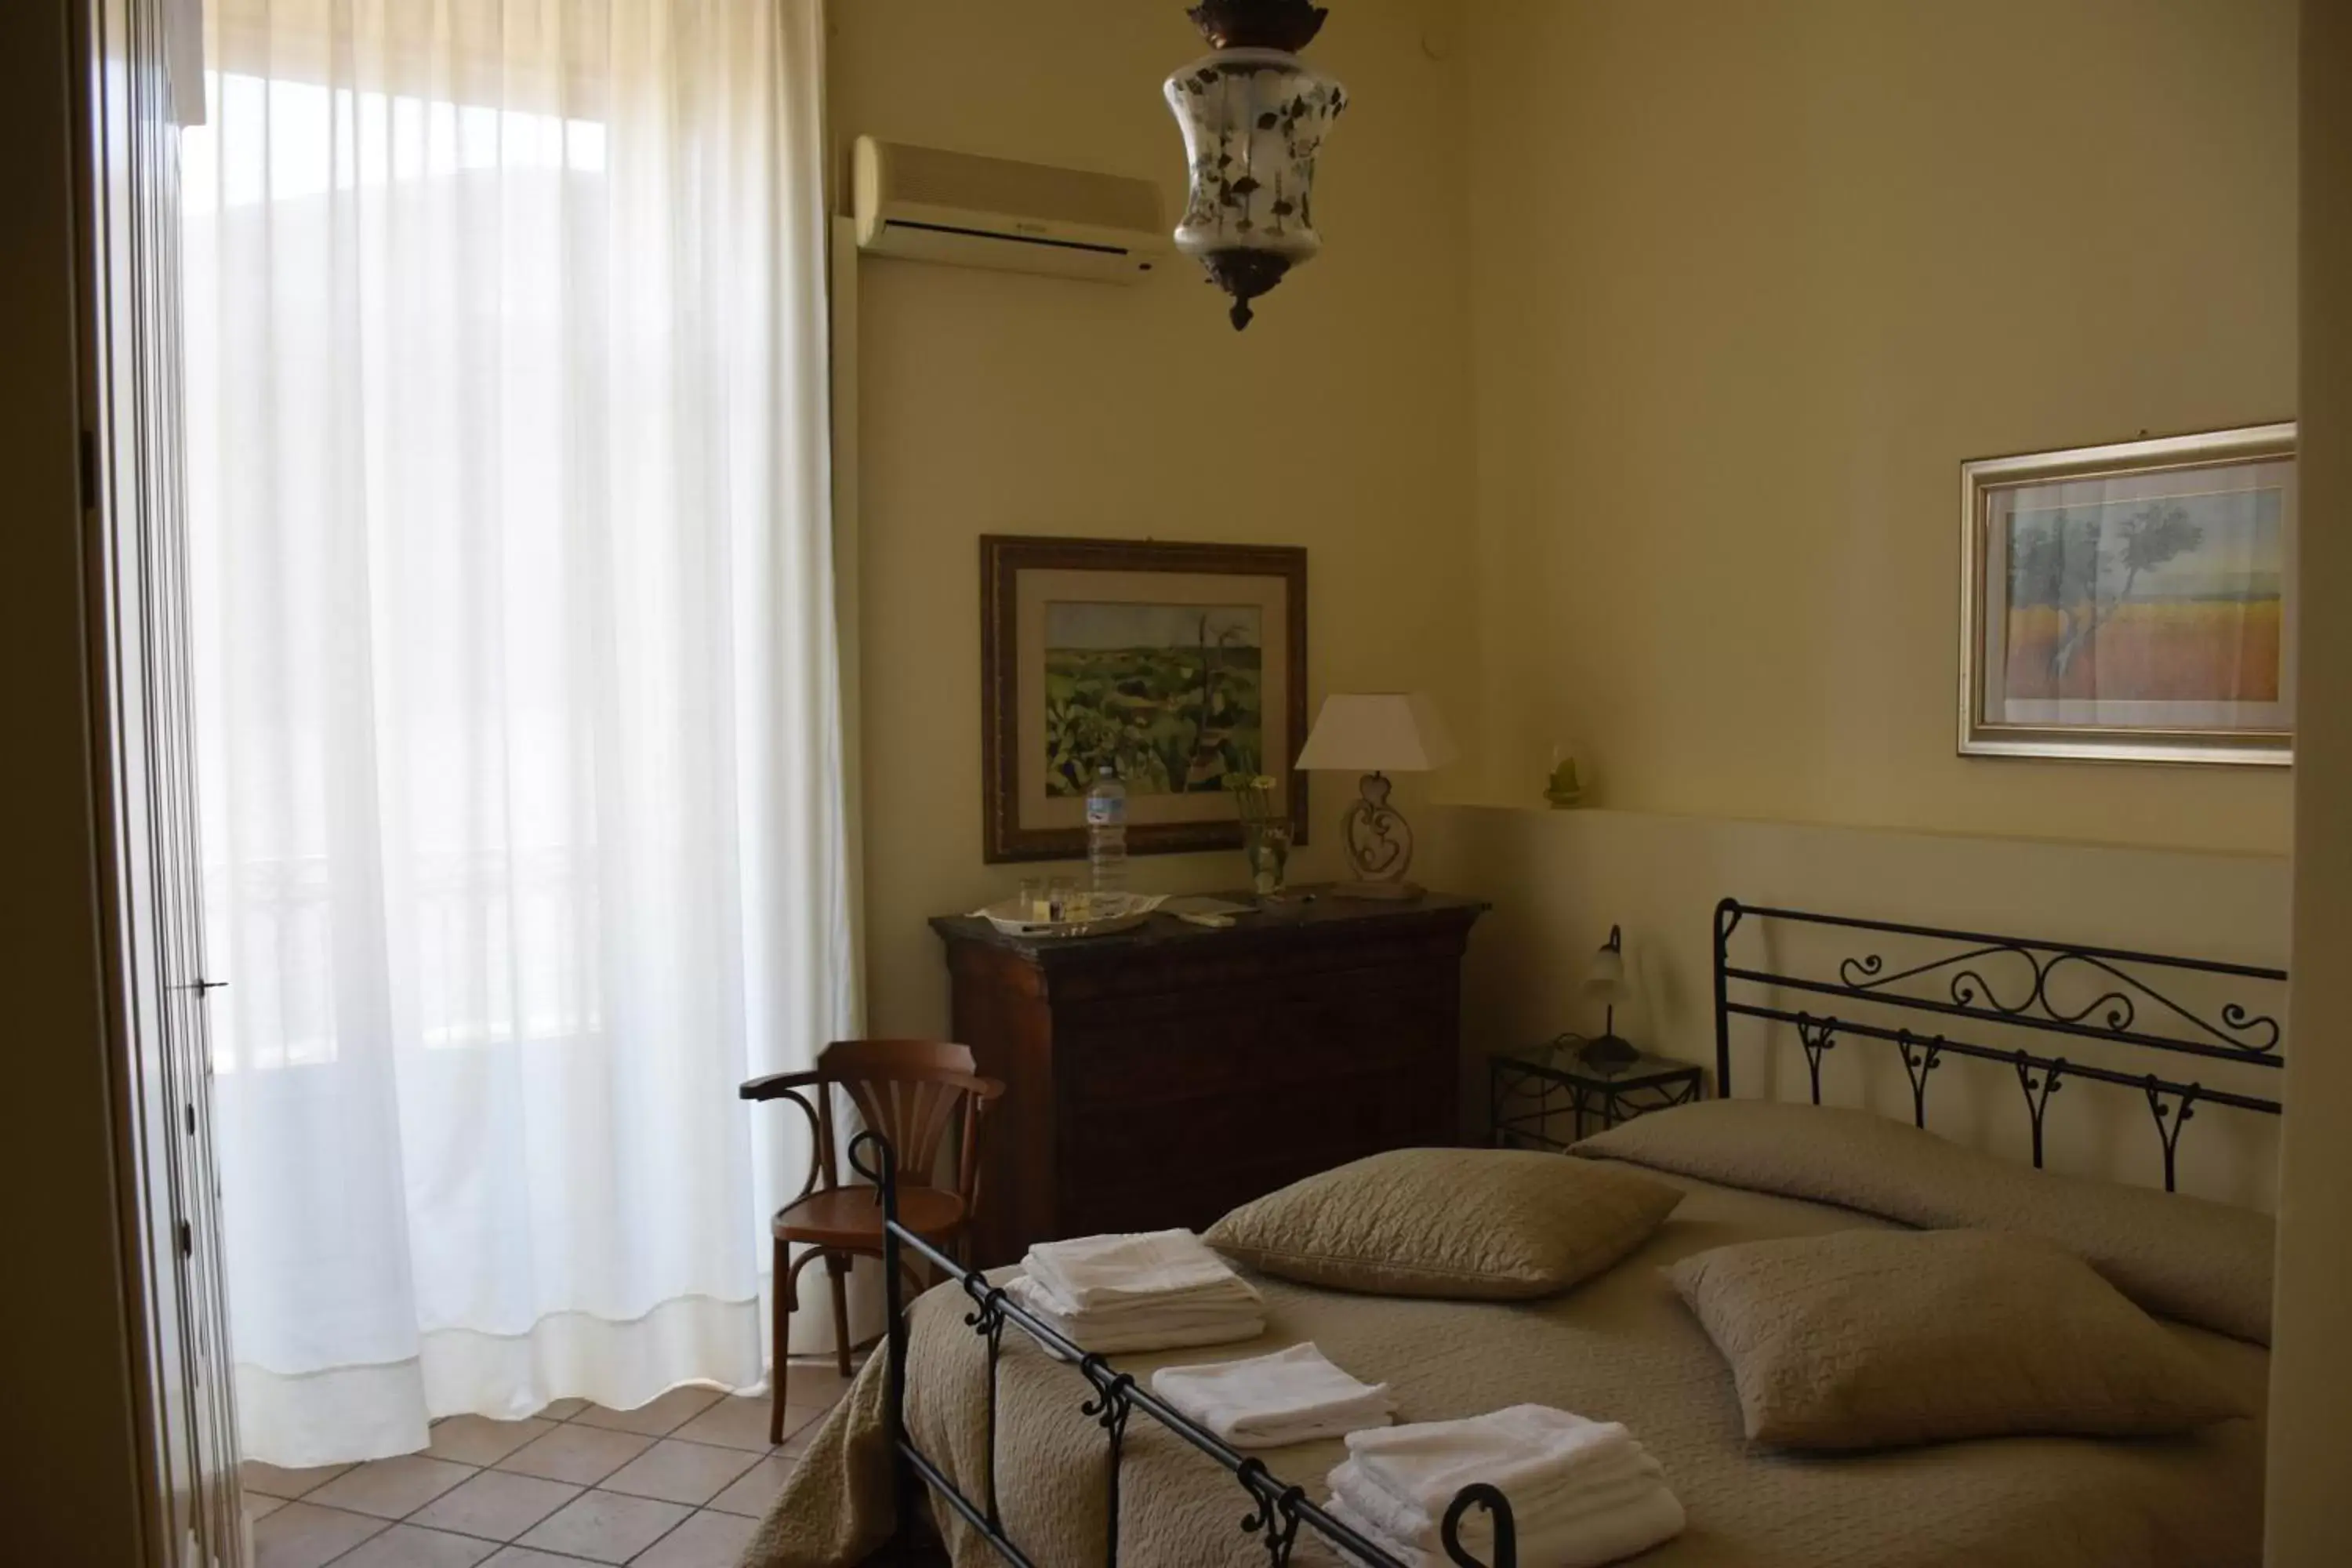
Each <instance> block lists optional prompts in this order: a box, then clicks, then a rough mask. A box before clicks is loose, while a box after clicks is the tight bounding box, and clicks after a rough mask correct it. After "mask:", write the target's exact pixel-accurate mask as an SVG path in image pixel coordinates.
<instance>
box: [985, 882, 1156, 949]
mask: <svg viewBox="0 0 2352 1568" xmlns="http://www.w3.org/2000/svg"><path fill="white" fill-rule="evenodd" d="M1095 901H1096V902H1098V903H1104V904H1106V905H1107V906H1108V907H1107V908H1106V909H1105V910H1104V911H1103V912H1102V913H1099V914H1093V913H1090V914H1088V915H1087V917H1086V918H1085V919H1083V920H1075V921H1034V920H1027V919H1024V918H1023V912H1022V910H1021V900H1018V899H1011V900H1005V901H1004V902H1003V903H995V904H991V905H989V906H988V907H987V908H986V909H984V910H973V911H972V913H973V914H974V915H975V916H977V917H978V918H979V919H981V920H984V921H987V922H988V923H989V924H990V925H992V926H994V927H995V928H996V930H997V931H998V932H999V933H1000V934H1002V935H1004V936H1017V937H1023V938H1026V939H1028V940H1031V941H1035V940H1038V939H1041V938H1043V939H1047V940H1060V939H1064V938H1068V937H1086V936H1111V935H1114V934H1116V933H1118V932H1119V931H1133V930H1134V929H1135V928H1136V927H1138V926H1139V925H1141V924H1142V923H1143V922H1144V921H1148V920H1150V918H1151V915H1152V911H1153V910H1157V909H1159V908H1160V905H1162V904H1164V903H1166V902H1167V901H1168V895H1167V894H1165V893H1107V894H1101V895H1097V897H1096V900H1095Z"/></svg>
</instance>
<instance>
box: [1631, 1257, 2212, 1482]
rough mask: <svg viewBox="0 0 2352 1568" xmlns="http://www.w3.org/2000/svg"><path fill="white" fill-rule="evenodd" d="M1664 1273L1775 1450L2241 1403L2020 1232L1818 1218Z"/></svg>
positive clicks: (2162, 1419)
mask: <svg viewBox="0 0 2352 1568" xmlns="http://www.w3.org/2000/svg"><path fill="white" fill-rule="evenodd" d="M1666 1273H1667V1277H1668V1278H1669V1279H1672V1280H1673V1281H1674V1284H1675V1289H1677V1290H1679V1291H1681V1292H1682V1298H1683V1300H1685V1301H1686V1302H1688V1303H1689V1304H1690V1309H1691V1310H1692V1311H1693V1312H1695V1313H1696V1314H1697V1315H1698V1321H1700V1323H1702V1324H1703V1325H1705V1327H1706V1331H1707V1335H1708V1337H1709V1338H1711V1339H1712V1340H1714V1341H1715V1344H1716V1348H1717V1350H1719V1351H1721V1352H1723V1356H1724V1359H1725V1360H1726V1361H1727V1362H1729V1363H1731V1372H1732V1380H1733V1382H1734V1383H1735V1384H1737V1385H1738V1390H1739V1407H1740V1410H1741V1411H1742V1412H1743V1413H1744V1414H1745V1415H1746V1416H1747V1421H1748V1436H1750V1437H1752V1438H1755V1439H1757V1440H1758V1441H1759V1442H1765V1443H1770V1444H1775V1445H1778V1446H1779V1447H1788V1448H1876V1447H1892V1446H1894V1445H1897V1444H1904V1443H1935V1442H1943V1441H1948V1440H1950V1439H1953V1438H1959V1437H1992V1436H2006V1435H2010V1434H2017V1433H2065V1434H2074V1435H2079V1436H2157V1435H2160V1434H2165V1433H2174V1432H2185V1431H2188V1430H2189V1428H2191V1427H2195V1426H2204V1425H2205V1424H2207V1423H2208V1422H2211V1421H2219V1420H2221V1419H2224V1418H2225V1417H2228V1416H2232V1415H2246V1414H2248V1411H2247V1409H2246V1407H2245V1405H2243V1404H2242V1403H2241V1402H2240V1400H2239V1399H2238V1398H2237V1396H2236V1395H2235V1394H2232V1393H2231V1391H2230V1390H2229V1389H2228V1388H2226V1387H2224V1386H2223V1385H2222V1384H2221V1382H2220V1380H2219V1379H2217V1378H2216V1377H2215V1376H2214V1375H2213V1373H2211V1372H2210V1371H2209V1370H2208V1369H2207V1368H2206V1366H2205V1364H2204V1363H2202V1362H2200V1360H2199V1359H2198V1357H2197V1354H2196V1352H2193V1351H2191V1350H2190V1349H2189V1347H2188V1346H2186V1345H2185V1344H2183V1343H2181V1342H2179V1339H2177V1338H2176V1337H2175V1335H2174V1333H2173V1331H2170V1330H2168V1329H2166V1328H2164V1327H2163V1326H2162V1325H2161V1324H2159V1323H2158V1322H2157V1321H2155V1320H2154V1319H2152V1318H2150V1317H2148V1316H2147V1314H2146V1313H2144V1312H2142V1311H2141V1310H2139V1309H2138V1308H2137V1307H2135V1306H2133V1305H2132V1304H2131V1303H2130V1302H2129V1301H2127V1300H2125V1299H2124V1298H2123V1297H2122V1296H2121V1295H2120V1294H2118V1293H2117V1292H2116V1289H2115V1287H2113V1286H2111V1285H2109V1284H2108V1283H2107V1282H2106V1281H2105V1280H2104V1279H2100V1278H2099V1277H2098V1275H2097V1274H2096V1273H2095V1272H2093V1270H2092V1269H2091V1268H2090V1267H2089V1266H2088V1265H2087V1264H2084V1263H2083V1262H2082V1261H2081V1260H2079V1259H2077V1258H2074V1257H2072V1256H2070V1255H2069V1254H2067V1253H2066V1252H2064V1251H2063V1250H2061V1249H2060V1248H2059V1247H2054V1246H2053V1245H2052V1244H2050V1243H2048V1242H2046V1241H2042V1240H2039V1239H2036V1238H2034V1237H2024V1236H2013V1235H2004V1234H2001V1233H1999V1232H1993V1231H1974V1230H1939V1231H1920V1232H1906V1231H1885V1230H1843V1231H1832V1233H1830V1234H1829V1235H1827V1236H1809V1237H1793V1238H1789V1239H1783V1240H1777V1241H1751V1242H1742V1243H1738V1244H1737V1245H1735V1246H1731V1247H1717V1248H1716V1249H1715V1250H1713V1251H1712V1252H1702V1253H1699V1254H1697V1255H1696V1257H1692V1258H1684V1259H1683V1260H1682V1261H1681V1262H1680V1263H1677V1264H1675V1266H1674V1267H1673V1268H1670V1269H1668V1270H1667V1271H1666Z"/></svg>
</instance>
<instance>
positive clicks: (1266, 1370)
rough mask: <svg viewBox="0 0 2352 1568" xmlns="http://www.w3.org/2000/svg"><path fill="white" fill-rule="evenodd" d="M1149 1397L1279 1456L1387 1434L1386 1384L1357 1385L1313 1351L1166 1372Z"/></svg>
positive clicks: (1389, 1402)
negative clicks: (1321, 1443)
mask: <svg viewBox="0 0 2352 1568" xmlns="http://www.w3.org/2000/svg"><path fill="white" fill-rule="evenodd" d="M1151 1392H1152V1393H1154V1394H1158V1395H1159V1396H1160V1398H1162V1399H1164V1400H1166V1401H1167V1402H1168V1403H1169V1404H1170V1405H1173V1406H1174V1407H1175V1408H1176V1409H1177V1410H1178V1411H1180V1412H1181V1413H1182V1414H1183V1415H1188V1416H1190V1417H1191V1418H1192V1420H1194V1421H1197V1422H1199V1423H1200V1424H1201V1425H1202V1426H1206V1427H1207V1428H1208V1429H1209V1430H1210V1431H1212V1432H1213V1433H1215V1434H1216V1435H1217V1436H1219V1437H1221V1438H1223V1440H1224V1441H1225V1443H1227V1444H1228V1445H1229V1446H1231V1447H1235V1448H1242V1449H1249V1448H1280V1447H1286V1446H1287V1445H1289V1444H1292V1443H1311V1442H1313V1441H1315V1440H1316V1439H1317V1438H1318V1437H1343V1436H1347V1435H1348V1434H1349V1433H1350V1432H1360V1431H1362V1430H1364V1429H1365V1428H1366V1427H1370V1426H1387V1425H1388V1424H1389V1422H1390V1420H1391V1417H1392V1416H1393V1415H1394V1414H1395V1411H1396V1401H1395V1400H1393V1399H1391V1398H1390V1397H1389V1385H1388V1384H1385V1383H1359V1382H1357V1381H1356V1380H1355V1379H1354V1378H1352V1377H1350V1376H1349V1375H1348V1374H1347V1373H1345V1372H1342V1371H1341V1370H1340V1369H1339V1368H1338V1367H1336V1366H1334V1365H1332V1364H1331V1363H1330V1362H1328V1360H1326V1359H1325V1358H1324V1355H1323V1352H1321V1351H1319V1350H1318V1349H1316V1348H1315V1347H1314V1346H1313V1345H1311V1344H1304V1345H1293V1346H1291V1347H1290V1348H1289V1349H1288V1350H1286V1351H1276V1352H1274V1353H1273V1354H1272V1355H1261V1356H1251V1357H1249V1358H1248V1359H1247V1360H1245V1361H1228V1362H1219V1363H1215V1364H1213V1365H1210V1366H1163V1367H1161V1368H1160V1370H1159V1371H1158V1372H1155V1373H1152V1374H1151Z"/></svg>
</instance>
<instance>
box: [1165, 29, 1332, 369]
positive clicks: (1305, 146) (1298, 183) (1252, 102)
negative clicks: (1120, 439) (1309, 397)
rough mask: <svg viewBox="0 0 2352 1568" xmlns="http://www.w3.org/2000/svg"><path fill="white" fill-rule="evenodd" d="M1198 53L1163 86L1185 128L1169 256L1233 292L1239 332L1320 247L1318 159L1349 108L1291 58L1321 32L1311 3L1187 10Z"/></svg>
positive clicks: (1322, 80)
mask: <svg viewBox="0 0 2352 1568" xmlns="http://www.w3.org/2000/svg"><path fill="white" fill-rule="evenodd" d="M1187 14H1188V15H1189V16H1191V17H1192V24H1193V26H1197V27H1199V28H1200V29H1201V31H1202V34H1203V35H1204V36H1205V37H1207V38H1208V40H1209V43H1210V46H1211V47H1213V48H1214V49H1215V50H1216V52H1215V53H1214V54H1212V55H1205V56H1203V57H1202V58H1200V59H1197V60H1194V61H1193V62H1192V64H1191V65H1188V66H1186V67H1185V68H1183V69H1181V70H1180V71H1178V72H1177V73H1176V74H1175V75H1174V76H1171V77H1170V78H1169V79H1168V83H1167V87H1166V89H1165V90H1166V92H1167V95H1168V107H1169V108H1171V109H1172V110H1175V111H1176V121H1177V123H1178V124H1180V125H1181V126H1182V127H1183V128H1184V154H1185V157H1186V158H1187V160H1188V161H1189V162H1190V163H1191V166H1192V194H1191V199H1190V200H1189V201H1188V202H1187V203H1186V205H1185V208H1184V221H1183V222H1182V223H1181V224H1180V225H1178V226H1177V229H1176V248H1177V249H1179V250H1181V251H1182V252H1183V253H1184V254H1185V255H1187V256H1190V257H1192V258H1195V259H1197V260H1198V261H1199V262H1200V263H1201V265H1202V266H1203V267H1205V268H1208V272H1209V277H1210V279H1211V280H1212V281H1213V282H1214V283H1215V284H1216V285H1217V286H1218V287H1219V288H1221V289H1223V290H1224V291H1225V292H1226V293H1228V294H1230V295H1232V296H1233V299H1234V308H1233V321H1234V330H1235V331H1240V330H1241V329H1242V328H1244V327H1246V326H1248V325H1249V324H1250V317H1251V315H1252V314H1253V312H1252V310H1251V308H1250V301H1251V300H1255V299H1256V298H1257V297H1258V296H1259V295H1261V294H1263V293H1265V292H1266V291H1267V290H1268V289H1272V288H1273V287H1274V286H1275V285H1276V284H1277V283H1279V282H1281V281H1282V279H1283V278H1284V277H1285V276H1286V275H1287V274H1288V272H1289V271H1290V269H1291V268H1294V267H1297V266H1300V265H1303V264H1304V263H1306V262H1307V261H1311V260H1313V259H1314V258H1315V253H1316V252H1317V251H1318V250H1320V249H1322V248H1323V241H1322V238H1321V237H1319V236H1318V235H1317V234H1316V232H1315V218H1314V207H1313V205H1312V198H1313V194H1314V186H1315V155H1316V154H1317V153H1319V152H1321V151H1322V148H1323V136H1324V132H1327V131H1328V130H1329V129H1330V125H1331V122H1332V121H1334V120H1337V119H1338V118H1339V114H1340V111H1341V110H1345V109H1346V108H1347V107H1348V94H1347V89H1344V88H1342V87H1341V86H1340V85H1339V83H1338V82H1336V81H1333V80H1332V79H1330V78H1329V77H1328V76H1324V75H1321V74H1320V73H1318V72H1317V71H1316V70H1315V69H1314V68H1312V67H1310V66H1308V65H1307V64H1306V63H1305V62H1304V61H1302V60H1301V59H1300V58H1298V51H1299V50H1300V49H1303V48H1305V47H1307V44H1308V43H1309V42H1310V41H1311V40H1312V39H1313V38H1314V37H1315V35H1316V34H1317V32H1318V31H1320V30H1321V28H1322V26H1323V17H1324V15H1325V13H1324V11H1323V8H1322V7H1321V6H1319V5H1308V4H1307V0H1203V3H1202V4H1201V5H1195V6H1193V7H1192V10H1191V11H1190V12H1189V13H1187Z"/></svg>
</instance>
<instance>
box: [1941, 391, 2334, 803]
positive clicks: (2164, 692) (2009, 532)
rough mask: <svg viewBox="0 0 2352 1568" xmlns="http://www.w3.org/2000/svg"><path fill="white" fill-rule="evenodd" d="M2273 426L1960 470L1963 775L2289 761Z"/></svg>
mask: <svg viewBox="0 0 2352 1568" xmlns="http://www.w3.org/2000/svg"><path fill="white" fill-rule="evenodd" d="M2295 502H2296V494H2295V427H2294V424H2293V423H2291V422H2281V423H2275V424H2268V425H2252V426H2244V427H2242V428H2239V429H2233V430H2214V431H2207V432H2203V433H2200V434H2197V435H2189V436H2167V437H2158V438H2155V439H2147V440H2136V441H2121V442H2116V443H2113V444H2111V445H2108V446H2102V447H2074V448H2073V449H2071V450H2067V451H2059V452H2034V453H2028V454H2024V455H2021V456H2017V457H2007V458H1981V459H1979V460H1977V461H1974V462H1969V463H1964V464H1962V465H1961V466H1960V681H1959V696H1960V702H1959V749H1960V752H1961V753H1962V754H1963V755H1966V756H1995V757H2036V758H2045V759H2064V760H2069V761H2095V762H2137V763H2241V764H2252V765H2258V766H2272V767H2280V766H2285V765H2287V764H2288V763H2292V762H2293V761H2294V617H2295V591H2294V575H2295V574H2294V552H2295V525H2296V506H2295Z"/></svg>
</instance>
